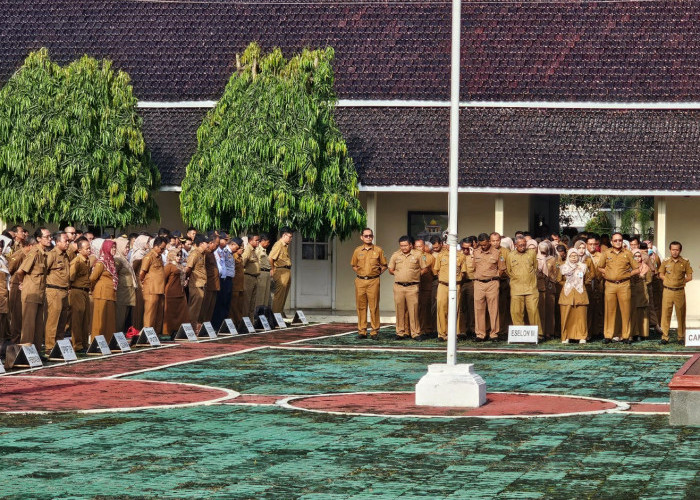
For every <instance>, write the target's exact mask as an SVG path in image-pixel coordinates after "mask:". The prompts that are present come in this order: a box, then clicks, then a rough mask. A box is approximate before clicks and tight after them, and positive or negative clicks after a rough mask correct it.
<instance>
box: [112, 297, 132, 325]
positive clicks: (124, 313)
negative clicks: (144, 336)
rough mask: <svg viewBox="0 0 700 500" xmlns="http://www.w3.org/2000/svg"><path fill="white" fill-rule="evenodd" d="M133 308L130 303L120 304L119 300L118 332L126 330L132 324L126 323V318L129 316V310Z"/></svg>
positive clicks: (117, 307) (117, 309)
mask: <svg viewBox="0 0 700 500" xmlns="http://www.w3.org/2000/svg"><path fill="white" fill-rule="evenodd" d="M131 309H132V306H130V305H128V304H120V303H119V302H117V306H116V311H117V313H116V314H117V331H118V332H126V331H127V330H128V329H129V327H130V326H131V325H127V324H126V318H128V317H129V311H130V310H131ZM131 318H132V319H131V321H132V322H133V321H134V319H133V315H132V317H131Z"/></svg>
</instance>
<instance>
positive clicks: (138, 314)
mask: <svg viewBox="0 0 700 500" xmlns="http://www.w3.org/2000/svg"><path fill="white" fill-rule="evenodd" d="M150 240H151V237H150V236H148V235H147V234H142V235H140V236H139V237H138V238H136V239H135V240H134V248H132V249H131V268H132V269H133V271H134V276H138V275H139V274H140V272H141V261H142V260H143V258H144V257H145V256H146V254H147V253H148V250H149V249H150V245H149V242H150ZM135 293H136V298H135V300H134V308H133V309H132V310H131V319H132V321H131V322H132V323H133V326H134V328H136V329H137V330H141V328H143V311H144V309H145V307H144V303H143V290H142V288H141V284H140V283H139V280H136V290H135Z"/></svg>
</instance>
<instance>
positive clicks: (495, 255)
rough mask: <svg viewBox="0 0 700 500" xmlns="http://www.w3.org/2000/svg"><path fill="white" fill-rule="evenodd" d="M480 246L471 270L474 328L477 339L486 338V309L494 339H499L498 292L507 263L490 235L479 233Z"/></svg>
mask: <svg viewBox="0 0 700 500" xmlns="http://www.w3.org/2000/svg"><path fill="white" fill-rule="evenodd" d="M478 240H479V248H477V249H475V250H474V256H473V259H472V264H471V266H472V268H471V269H470V271H471V272H473V273H474V280H475V281H474V320H475V325H474V330H475V331H476V340H477V341H478V340H485V339H486V310H487V309H488V313H489V319H490V320H491V334H490V338H491V339H492V340H497V339H498V332H499V330H500V326H501V325H500V321H499V320H500V317H499V310H498V293H499V288H500V278H501V276H503V275H504V274H505V271H506V264H505V261H504V260H503V257H501V252H500V251H499V250H498V249H496V248H494V247H492V246H491V240H490V238H489V235H488V234H486V233H481V234H480V235H479V238H478Z"/></svg>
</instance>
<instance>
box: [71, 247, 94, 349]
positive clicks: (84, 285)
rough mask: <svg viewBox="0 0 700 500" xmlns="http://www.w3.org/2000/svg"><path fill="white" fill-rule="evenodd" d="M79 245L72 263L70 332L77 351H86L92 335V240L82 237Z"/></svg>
mask: <svg viewBox="0 0 700 500" xmlns="http://www.w3.org/2000/svg"><path fill="white" fill-rule="evenodd" d="M77 246H78V254H77V255H76V256H75V258H74V259H73V260H72V261H71V263H70V292H69V293H68V303H69V304H70V333H71V343H72V344H73V349H74V350H75V352H85V350H86V349H87V348H88V335H90V312H91V311H90V259H89V257H90V242H89V241H88V240H86V239H85V238H82V239H80V240H78V241H77Z"/></svg>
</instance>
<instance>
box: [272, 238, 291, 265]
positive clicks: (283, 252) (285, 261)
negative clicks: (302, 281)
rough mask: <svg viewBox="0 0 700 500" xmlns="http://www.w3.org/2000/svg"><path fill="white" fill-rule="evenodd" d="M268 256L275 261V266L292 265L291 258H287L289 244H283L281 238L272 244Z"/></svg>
mask: <svg viewBox="0 0 700 500" xmlns="http://www.w3.org/2000/svg"><path fill="white" fill-rule="evenodd" d="M270 258H271V259H272V260H274V261H275V267H287V266H290V267H291V265H292V260H291V259H290V258H289V245H285V244H284V242H283V241H282V240H278V241H277V242H276V243H275V244H274V245H272V250H271V251H270Z"/></svg>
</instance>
